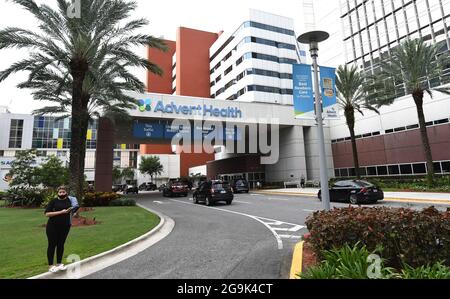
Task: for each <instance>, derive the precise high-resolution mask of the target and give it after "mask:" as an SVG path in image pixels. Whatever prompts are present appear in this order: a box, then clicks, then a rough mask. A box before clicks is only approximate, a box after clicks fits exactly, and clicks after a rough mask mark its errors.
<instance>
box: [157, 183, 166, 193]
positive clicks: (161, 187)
mask: <svg viewBox="0 0 450 299" xmlns="http://www.w3.org/2000/svg"><path fill="white" fill-rule="evenodd" d="M166 186H167V184H161V185H159V187H158V191H159V192H163V191H164V188H166Z"/></svg>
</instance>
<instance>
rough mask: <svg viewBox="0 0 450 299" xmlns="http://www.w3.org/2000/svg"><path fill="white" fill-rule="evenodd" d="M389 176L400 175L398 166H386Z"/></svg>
mask: <svg viewBox="0 0 450 299" xmlns="http://www.w3.org/2000/svg"><path fill="white" fill-rule="evenodd" d="M388 171H389V175H398V174H400V168H399V167H398V165H389V166H388Z"/></svg>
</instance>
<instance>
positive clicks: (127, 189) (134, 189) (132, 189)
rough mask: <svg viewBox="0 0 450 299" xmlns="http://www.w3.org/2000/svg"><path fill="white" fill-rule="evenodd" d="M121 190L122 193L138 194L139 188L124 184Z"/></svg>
mask: <svg viewBox="0 0 450 299" xmlns="http://www.w3.org/2000/svg"><path fill="white" fill-rule="evenodd" d="M122 191H123V194H139V188H138V187H137V186H135V185H125V186H124V188H123V190H122Z"/></svg>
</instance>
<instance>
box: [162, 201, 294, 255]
mask: <svg viewBox="0 0 450 299" xmlns="http://www.w3.org/2000/svg"><path fill="white" fill-rule="evenodd" d="M170 201H174V202H179V203H182V204H188V205H190V206H193V205H192V203H189V202H185V201H181V200H176V199H170ZM193 207H202V208H205V209H212V210H217V211H222V212H227V213H231V214H236V215H240V216H245V217H249V218H252V219H254V220H256V221H258V222H259V223H262V224H263V225H264V226H265V227H266V228H267V229H268V230H270V231H271V232H272V234H273V235H274V236H275V239H276V240H277V243H278V249H279V250H282V249H283V241H282V240H281V237H280V236H279V235H278V234H277V232H276V231H275V230H274V229H273V228H272V227H270V225H268V224H267V223H266V222H264V221H263V220H268V221H270V222H274V223H279V222H281V221H278V220H275V219H270V218H264V217H259V216H253V215H249V214H245V213H240V212H235V211H231V210H226V209H220V208H215V207H208V206H203V205H197V206H193ZM282 224H290V225H294V226H298V224H294V223H288V222H282Z"/></svg>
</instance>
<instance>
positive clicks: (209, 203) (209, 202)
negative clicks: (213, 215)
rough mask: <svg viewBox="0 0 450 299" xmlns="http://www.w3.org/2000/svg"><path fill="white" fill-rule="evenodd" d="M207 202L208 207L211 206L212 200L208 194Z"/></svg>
mask: <svg viewBox="0 0 450 299" xmlns="http://www.w3.org/2000/svg"><path fill="white" fill-rule="evenodd" d="M205 204H206V205H207V206H208V207H210V206H211V200H210V199H209V197H208V196H207V197H206V198H205Z"/></svg>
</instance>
